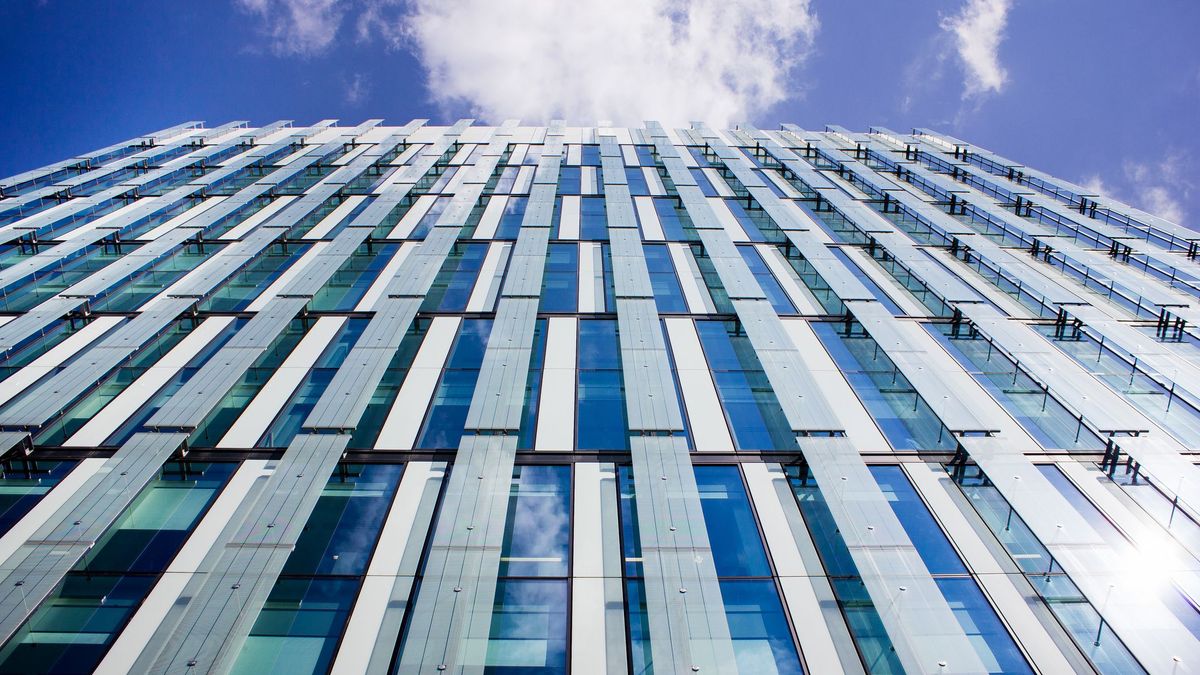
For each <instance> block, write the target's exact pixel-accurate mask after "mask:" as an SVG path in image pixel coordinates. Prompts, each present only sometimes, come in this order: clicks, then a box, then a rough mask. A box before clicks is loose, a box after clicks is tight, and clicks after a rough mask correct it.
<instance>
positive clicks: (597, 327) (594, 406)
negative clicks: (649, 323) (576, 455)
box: [575, 319, 629, 450]
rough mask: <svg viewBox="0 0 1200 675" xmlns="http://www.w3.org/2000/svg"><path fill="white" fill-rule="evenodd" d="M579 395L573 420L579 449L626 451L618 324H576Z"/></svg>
mask: <svg viewBox="0 0 1200 675" xmlns="http://www.w3.org/2000/svg"><path fill="white" fill-rule="evenodd" d="M578 350H579V351H578V357H577V358H578V367H579V372H578V377H579V393H578V402H577V404H576V405H577V410H576V414H575V419H576V420H577V421H578V422H577V424H578V428H577V433H578V438H577V441H576V442H577V447H578V448H579V449H580V450H628V449H629V422H628V418H627V413H626V410H625V391H624V385H623V379H622V374H621V356H620V345H619V343H618V340H617V322H616V321H611V320H600V319H590V320H582V321H580V322H579V346H578Z"/></svg>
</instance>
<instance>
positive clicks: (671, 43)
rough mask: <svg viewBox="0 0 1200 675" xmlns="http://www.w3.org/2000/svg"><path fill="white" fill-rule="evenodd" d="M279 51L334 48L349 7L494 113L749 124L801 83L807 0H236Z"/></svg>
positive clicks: (450, 86)
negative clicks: (796, 74) (259, 21)
mask: <svg viewBox="0 0 1200 675" xmlns="http://www.w3.org/2000/svg"><path fill="white" fill-rule="evenodd" d="M236 1H237V2H238V4H240V5H241V6H242V7H243V8H244V9H246V10H247V11H249V12H251V13H252V14H255V15H257V16H259V17H260V18H261V19H262V20H263V23H264V31H265V33H266V34H267V35H268V36H269V37H270V39H271V41H272V48H273V49H274V51H275V52H276V53H279V54H284V55H287V54H295V55H302V56H310V55H313V54H317V53H320V52H322V51H325V50H327V49H328V48H329V47H330V46H331V44H332V43H333V40H334V37H335V35H336V34H337V31H338V28H339V26H340V24H341V22H342V19H343V18H344V17H345V16H346V15H347V14H352V15H353V19H352V20H353V22H354V29H355V32H356V36H357V39H358V40H360V41H366V40H373V39H376V38H379V39H381V40H383V41H384V42H385V43H386V44H387V45H388V46H389V47H392V48H398V47H407V48H410V49H412V51H413V53H414V54H415V55H416V56H417V57H418V59H420V61H421V64H422V66H423V68H424V69H425V74H426V78H427V83H428V86H429V91H430V96H431V98H432V99H433V100H434V101H435V102H436V103H438V104H441V105H443V106H445V107H447V108H466V109H468V110H469V111H470V113H471V114H473V115H475V116H478V117H481V118H483V119H487V120H492V121H495V120H499V119H503V118H508V117H518V118H522V119H525V120H527V121H529V122H536V121H543V120H547V119H550V118H552V117H564V118H567V119H569V120H573V121H576V122H584V121H599V120H612V121H614V122H623V123H629V124H636V123H640V122H641V121H643V120H646V119H658V120H661V121H663V122H670V123H677V124H681V123H686V122H688V121H690V120H693V119H703V120H705V121H707V122H709V123H711V124H714V125H724V124H729V123H733V122H738V121H744V120H746V119H747V118H749V117H751V116H753V115H754V114H756V113H759V112H762V111H763V110H765V109H767V108H769V107H770V106H772V105H774V104H776V103H779V102H781V101H783V100H785V99H787V98H788V97H790V96H794V95H798V94H801V93H802V91H800V90H799V87H798V86H797V83H796V82H795V81H793V80H792V79H791V75H792V73H793V72H794V69H795V67H796V66H797V65H799V64H800V63H801V62H803V60H804V58H805V57H806V56H807V55H808V53H809V50H810V48H811V46H812V40H813V36H814V34H815V32H816V30H817V19H816V16H815V14H814V13H813V12H812V11H811V8H810V0H693V1H690V2H689V1H688V0H570V1H564V0H508V1H506V2H497V1H496V0H236Z"/></svg>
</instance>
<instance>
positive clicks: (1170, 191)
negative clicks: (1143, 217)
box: [1079, 153, 1195, 225]
mask: <svg viewBox="0 0 1200 675" xmlns="http://www.w3.org/2000/svg"><path fill="white" fill-rule="evenodd" d="M1188 168H1189V160H1188V159H1187V158H1186V157H1185V156H1184V155H1183V154H1181V153H1171V154H1168V155H1166V156H1164V157H1163V158H1162V159H1160V160H1158V161H1154V162H1139V161H1134V160H1126V161H1125V162H1124V163H1123V164H1122V165H1121V175H1120V176H1118V177H1117V178H1115V179H1113V180H1112V181H1109V180H1106V179H1103V178H1101V176H1100V175H1098V174H1096V175H1092V176H1089V177H1087V178H1085V179H1084V180H1082V181H1080V183H1079V185H1080V186H1081V187H1084V188H1086V189H1088V190H1090V191H1094V192H1096V193H1097V194H1100V195H1103V196H1105V197H1109V198H1112V199H1117V200H1120V201H1123V202H1127V203H1129V204H1132V205H1133V206H1136V207H1137V208H1139V209H1142V210H1143V211H1147V212H1149V213H1152V214H1154V215H1156V216H1158V217H1160V218H1165V219H1166V220H1169V221H1171V222H1173V223H1176V224H1179V225H1186V224H1187V223H1185V222H1184V221H1185V220H1186V219H1187V217H1188V213H1187V208H1186V207H1185V206H1184V204H1185V203H1187V201H1188V200H1189V199H1190V197H1191V194H1192V190H1193V189H1194V187H1195V184H1194V183H1193V181H1192V179H1190V178H1189V177H1188V176H1189V172H1188Z"/></svg>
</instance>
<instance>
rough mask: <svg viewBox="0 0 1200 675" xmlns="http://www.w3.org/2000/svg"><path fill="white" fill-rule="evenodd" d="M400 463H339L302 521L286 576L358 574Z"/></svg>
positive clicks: (368, 554)
mask: <svg viewBox="0 0 1200 675" xmlns="http://www.w3.org/2000/svg"><path fill="white" fill-rule="evenodd" d="M402 471H403V467H402V466H401V465H399V464H361V465H359V464H339V465H338V466H337V468H336V469H335V470H334V472H333V475H332V476H331V477H330V478H329V482H327V483H326V484H325V489H324V490H322V491H321V496H320V498H318V500H317V505H316V506H315V507H314V508H313V512H312V515H311V516H309V518H308V521H306V522H305V523H304V530H303V532H301V534H300V539H299V540H298V541H297V542H296V547H295V548H294V549H292V553H291V555H289V556H288V559H287V563H286V564H285V565H284V567H283V574H284V575H302V576H318V575H362V574H364V573H366V571H367V563H368V562H369V561H370V559H371V552H372V551H373V550H374V547H373V546H372V544H373V543H374V542H375V540H376V535H378V533H379V530H380V529H382V527H383V519H384V517H385V516H387V512H388V509H389V508H390V507H391V504H392V497H393V496H394V495H395V494H396V486H397V485H399V483H400V474H401V472H402Z"/></svg>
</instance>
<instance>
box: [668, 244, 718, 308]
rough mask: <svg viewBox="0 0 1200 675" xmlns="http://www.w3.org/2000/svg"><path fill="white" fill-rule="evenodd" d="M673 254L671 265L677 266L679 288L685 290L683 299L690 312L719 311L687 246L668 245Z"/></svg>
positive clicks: (676, 274) (676, 273)
mask: <svg viewBox="0 0 1200 675" xmlns="http://www.w3.org/2000/svg"><path fill="white" fill-rule="evenodd" d="M667 251H669V252H670V254H671V264H673V265H674V266H675V276H676V277H678V279H679V287H680V288H681V289H682V290H683V299H684V300H686V301H687V306H688V312H691V313H692V314H711V313H712V312H715V311H717V308H716V305H714V304H713V301H712V296H710V295H709V294H708V289H707V288H705V287H704V286H703V283H704V278H703V277H702V276H701V275H700V269H699V268H698V267H697V266H696V261H695V260H694V259H692V253H691V251H689V250H688V248H687V244H679V243H674V244H667Z"/></svg>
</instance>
